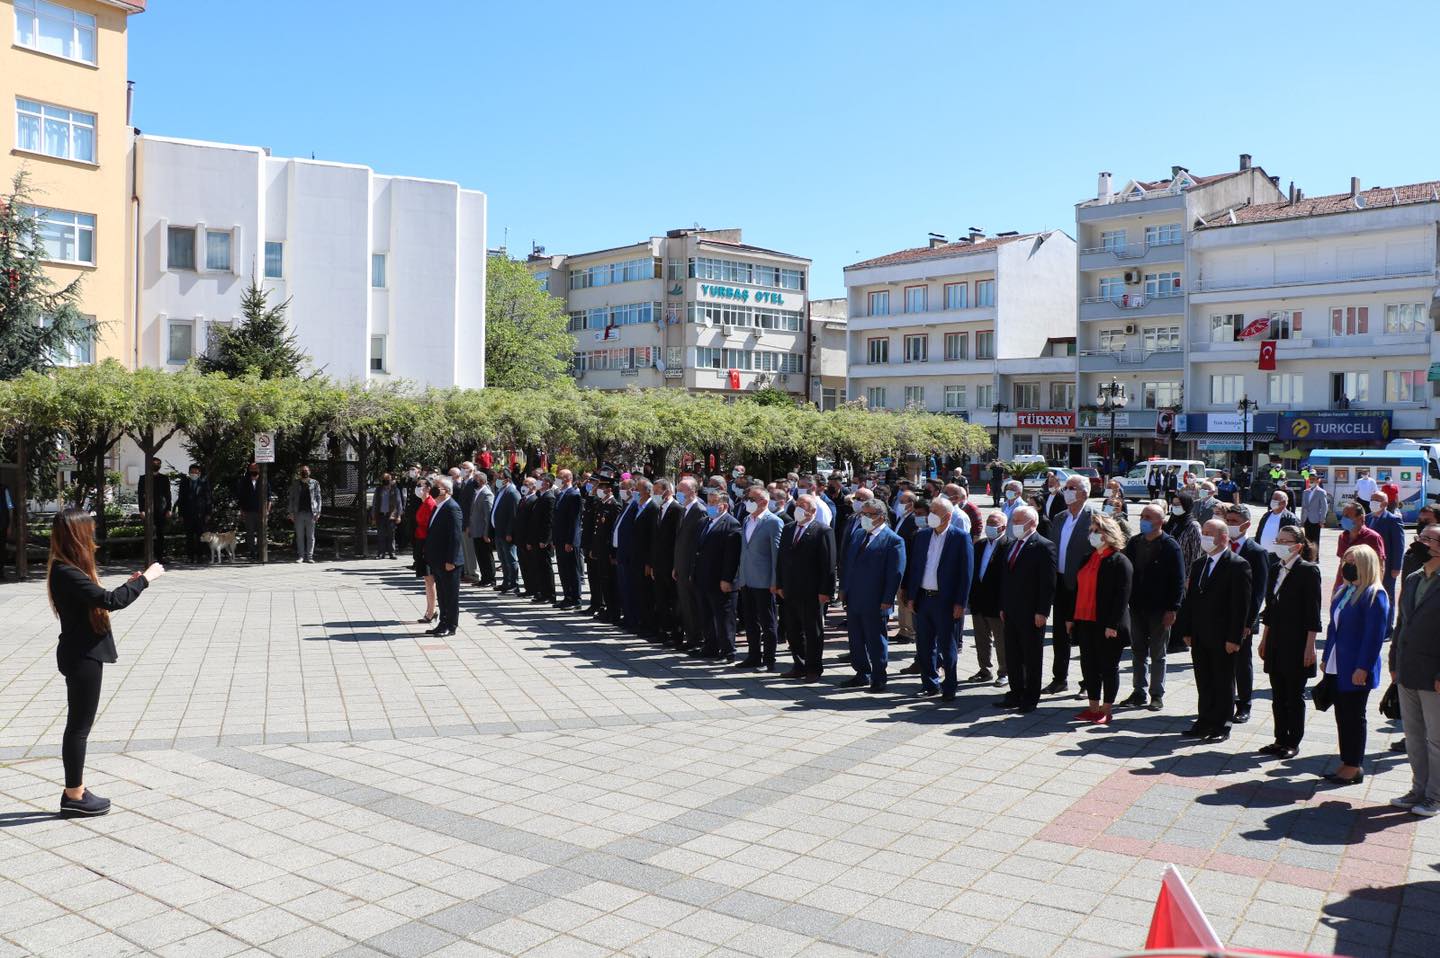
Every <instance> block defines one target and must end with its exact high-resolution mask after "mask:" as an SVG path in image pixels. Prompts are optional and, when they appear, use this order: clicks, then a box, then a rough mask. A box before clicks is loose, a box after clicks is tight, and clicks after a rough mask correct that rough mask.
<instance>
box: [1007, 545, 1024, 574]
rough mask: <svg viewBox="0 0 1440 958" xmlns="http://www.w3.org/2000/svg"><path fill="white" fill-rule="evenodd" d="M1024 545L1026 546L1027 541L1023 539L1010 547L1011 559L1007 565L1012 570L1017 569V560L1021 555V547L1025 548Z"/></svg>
mask: <svg viewBox="0 0 1440 958" xmlns="http://www.w3.org/2000/svg"><path fill="white" fill-rule="evenodd" d="M1024 544H1025V540H1023V539H1017V540H1016V541H1015V544H1014V545H1013V546H1011V547H1010V558H1009V559H1008V560H1007V563H1008V565H1009V566H1010V568H1012V569H1013V568H1015V558H1016V557H1017V556H1019V555H1020V547H1021V546H1023V545H1024Z"/></svg>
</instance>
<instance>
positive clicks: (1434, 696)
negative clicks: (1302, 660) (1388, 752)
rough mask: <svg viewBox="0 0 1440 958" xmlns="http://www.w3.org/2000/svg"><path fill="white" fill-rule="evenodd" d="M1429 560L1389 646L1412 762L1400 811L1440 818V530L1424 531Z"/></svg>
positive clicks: (1413, 583) (1407, 594) (1415, 577)
mask: <svg viewBox="0 0 1440 958" xmlns="http://www.w3.org/2000/svg"><path fill="white" fill-rule="evenodd" d="M1418 541H1419V542H1420V543H1421V545H1423V546H1424V547H1425V549H1426V550H1427V552H1428V553H1429V558H1428V559H1426V560H1425V563H1424V564H1423V565H1422V566H1420V568H1418V569H1417V570H1416V571H1414V572H1412V573H1411V574H1410V575H1409V577H1408V578H1406V579H1405V586H1404V589H1403V590H1402V591H1401V597H1400V619H1399V622H1398V623H1397V624H1396V626H1395V633H1394V641H1393V642H1391V643H1390V656H1389V665H1390V679H1391V681H1393V682H1395V683H1396V686H1397V687H1398V688H1399V693H1400V718H1401V721H1402V722H1403V723H1404V725H1405V749H1406V754H1407V757H1408V758H1409V760H1410V770H1411V778H1410V788H1409V790H1408V791H1407V792H1406V793H1405V794H1404V795H1402V796H1400V797H1398V798H1394V799H1391V801H1390V804H1391V805H1394V806H1395V807H1397V808H1406V809H1409V811H1410V812H1412V813H1413V814H1415V815H1420V816H1423V817H1425V818H1433V817H1435V816H1437V815H1440V588H1436V586H1437V585H1440V575H1437V573H1440V526H1437V525H1435V524H1434V523H1431V524H1429V525H1427V526H1426V527H1425V528H1423V529H1421V531H1420V534H1419V536H1418Z"/></svg>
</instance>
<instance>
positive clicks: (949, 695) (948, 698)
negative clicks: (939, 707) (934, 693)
mask: <svg viewBox="0 0 1440 958" xmlns="http://www.w3.org/2000/svg"><path fill="white" fill-rule="evenodd" d="M940 701H942V702H953V701H955V693H954V692H941V693H940Z"/></svg>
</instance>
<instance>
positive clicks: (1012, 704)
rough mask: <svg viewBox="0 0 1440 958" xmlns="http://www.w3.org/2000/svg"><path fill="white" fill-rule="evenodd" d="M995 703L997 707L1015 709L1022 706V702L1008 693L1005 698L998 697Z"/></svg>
mask: <svg viewBox="0 0 1440 958" xmlns="http://www.w3.org/2000/svg"><path fill="white" fill-rule="evenodd" d="M994 705H995V707H996V708H997V709H1013V708H1019V707H1020V703H1018V702H1016V701H1015V700H1014V699H1013V698H1011V697H1010V696H1008V695H1007V696H1005V697H1004V698H1000V699H996V700H995V702H994Z"/></svg>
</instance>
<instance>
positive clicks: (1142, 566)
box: [1125, 532, 1185, 613]
mask: <svg viewBox="0 0 1440 958" xmlns="http://www.w3.org/2000/svg"><path fill="white" fill-rule="evenodd" d="M1139 541H1141V537H1140V536H1135V537H1133V538H1131V539H1130V541H1129V542H1127V543H1125V557H1126V558H1127V559H1129V560H1130V569H1131V589H1130V607H1131V608H1133V609H1134V610H1135V611H1136V612H1152V613H1153V612H1178V611H1179V610H1180V602H1181V601H1182V600H1183V599H1184V598H1185V557H1184V556H1182V555H1181V554H1180V543H1178V542H1176V541H1175V537H1174V536H1172V535H1170V534H1169V533H1168V532H1162V533H1160V536H1159V538H1157V539H1156V540H1155V542H1154V544H1153V545H1152V546H1151V548H1150V557H1149V559H1148V560H1147V561H1145V562H1143V563H1142V562H1140V561H1139V559H1138V558H1137V557H1138V556H1139V554H1140V551H1139V547H1138V546H1137V545H1136V544H1135V543H1137V542H1139ZM1147 545H1148V543H1147Z"/></svg>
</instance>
